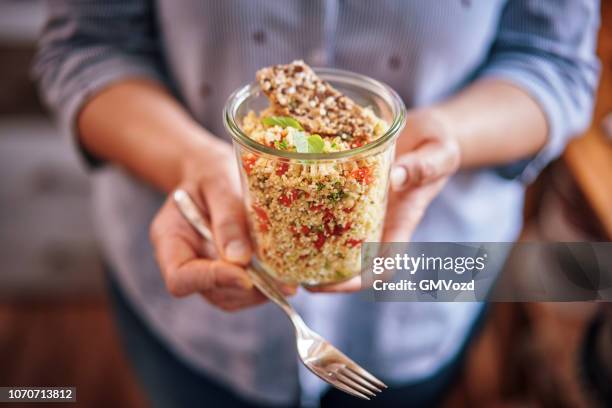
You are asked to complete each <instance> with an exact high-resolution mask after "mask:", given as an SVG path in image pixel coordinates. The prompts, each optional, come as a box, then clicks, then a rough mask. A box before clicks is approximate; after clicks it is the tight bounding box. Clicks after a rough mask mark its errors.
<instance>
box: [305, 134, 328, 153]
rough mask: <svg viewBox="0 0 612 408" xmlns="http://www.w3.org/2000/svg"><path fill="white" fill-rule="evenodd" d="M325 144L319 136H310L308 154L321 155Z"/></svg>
mask: <svg viewBox="0 0 612 408" xmlns="http://www.w3.org/2000/svg"><path fill="white" fill-rule="evenodd" d="M324 147H325V143H324V142H323V139H322V138H321V136H319V135H310V136H308V153H321V152H322V151H323V148H324Z"/></svg>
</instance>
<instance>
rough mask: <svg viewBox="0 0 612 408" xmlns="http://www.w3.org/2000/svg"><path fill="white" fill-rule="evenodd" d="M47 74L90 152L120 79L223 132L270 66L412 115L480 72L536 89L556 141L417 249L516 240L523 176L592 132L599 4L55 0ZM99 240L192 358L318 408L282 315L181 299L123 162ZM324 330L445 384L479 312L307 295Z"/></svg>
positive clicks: (362, 356) (146, 311)
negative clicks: (338, 77)
mask: <svg viewBox="0 0 612 408" xmlns="http://www.w3.org/2000/svg"><path fill="white" fill-rule="evenodd" d="M49 5H50V6H49V22H48V24H47V26H46V28H45V30H44V32H43V34H42V37H41V41H40V52H39V54H38V56H37V60H36V65H35V68H34V71H35V74H36V76H37V77H38V79H39V82H40V85H41V89H42V93H43V95H44V97H45V99H46V101H47V103H48V104H49V105H50V106H51V108H52V109H53V110H54V112H55V113H56V114H57V116H58V119H59V122H60V124H61V126H62V128H63V129H64V131H65V132H64V133H65V134H66V135H67V136H68V140H69V141H70V143H72V144H73V145H75V146H76V143H75V140H76V135H75V130H74V129H75V126H74V124H75V117H76V115H77V113H78V111H79V109H80V108H81V106H82V105H83V103H84V102H85V101H86V100H87V99H88V98H89V97H91V95H93V94H95V93H96V92H98V91H99V90H100V89H102V88H104V87H105V86H108V85H109V84H110V83H113V82H115V81H119V80H121V79H124V78H127V77H147V78H152V79H154V80H157V81H161V82H162V83H164V84H166V85H167V86H168V87H169V88H170V89H172V90H173V92H174V93H175V94H176V96H177V98H179V100H180V101H182V103H184V105H185V106H186V107H187V109H188V110H189V112H191V114H192V115H193V117H194V118H196V119H197V120H198V121H199V122H200V123H201V124H202V125H203V126H205V127H206V128H207V129H209V130H210V131H212V132H213V133H215V134H217V135H218V136H219V137H221V138H225V139H229V137H228V135H227V134H226V132H225V131H224V129H223V126H222V120H221V110H222V106H223V104H224V101H225V100H226V98H227V97H228V95H229V94H230V93H231V91H233V90H234V89H235V88H237V87H238V86H240V85H242V84H244V83H247V82H250V81H251V80H252V79H253V77H254V73H255V71H256V70H257V69H258V68H260V67H262V66H266V65H270V64H276V63H286V62H289V61H292V60H294V59H300V58H303V59H305V60H306V62H307V63H309V64H311V65H314V66H334V67H339V68H343V69H348V70H352V71H356V72H359V73H362V74H365V75H369V76H371V77H374V78H376V79H379V80H382V81H384V82H386V83H387V84H389V85H390V86H392V87H393V88H394V89H395V90H396V91H397V92H398V93H399V94H400V96H401V97H402V98H403V99H404V101H405V103H406V105H407V106H408V107H417V106H425V105H428V104H431V103H433V102H436V101H439V100H441V99H444V98H445V97H448V96H449V95H452V94H453V93H455V92H457V91H458V90H460V89H461V88H463V87H465V86H466V85H467V84H469V83H470V82H471V81H474V80H475V79H477V78H484V77H491V78H500V79H503V80H506V81H509V82H511V83H513V84H515V85H516V86H518V87H521V88H522V89H524V90H525V91H527V92H528V93H529V94H530V95H531V96H532V97H533V99H534V100H535V101H536V102H538V103H539V105H540V106H541V108H542V109H543V111H544V112H545V114H546V117H547V119H548V127H549V135H548V143H547V145H546V146H545V147H544V148H543V149H542V150H541V152H539V153H538V154H537V155H536V156H535V157H534V158H532V159H530V160H527V161H525V162H522V163H519V164H517V165H515V166H505V167H503V168H497V169H478V170H470V171H461V172H460V173H458V174H457V175H456V176H454V177H453V178H452V180H451V181H450V183H449V184H448V185H447V187H446V188H445V189H444V190H443V191H442V193H441V194H440V195H439V197H438V198H437V199H436V200H435V201H434V202H433V203H432V205H431V206H430V208H429V209H428V211H427V213H426V215H425V217H424V219H423V221H422V223H421V224H420V226H419V228H418V230H417V232H416V234H415V236H414V239H415V240H418V241H512V240H514V239H515V238H516V237H517V234H518V232H519V230H520V228H521V210H522V204H523V194H524V182H525V181H529V180H532V179H533V178H534V177H535V176H536V175H537V174H538V172H539V170H540V169H541V168H542V167H543V166H544V165H545V164H546V163H547V162H548V161H549V160H551V159H552V158H554V157H556V156H557V155H558V154H559V153H560V152H561V151H562V149H563V147H564V145H565V143H566V142H567V140H568V138H569V137H571V136H572V135H574V134H576V133H577V132H579V131H581V130H582V129H584V128H585V126H587V124H588V123H589V119H590V114H591V109H592V102H593V94H594V89H595V86H596V82H597V77H598V69H599V65H598V62H597V59H596V57H595V55H594V49H595V41H596V33H597V28H598V24H599V14H598V10H599V4H598V2H597V1H596V0H488V1H477V0H472V1H470V0H438V1H429V0H413V1H400V0H379V1H357V0H353V1H349V0H346V1H342V0H329V1H322V0H310V1H299V0H286V1H280V0H223V1H213V0H181V1H175V0H156V1H153V0H150V1H147V0H124V1H102V0H97V1H96V0H89V1H85V0H80V1H68V0H53V1H51V2H49ZM92 182H93V186H94V209H95V218H96V222H97V226H98V228H97V230H98V233H99V237H100V242H101V245H102V248H103V251H104V254H105V256H106V257H107V259H108V261H109V262H110V263H111V265H112V266H113V268H114V270H115V271H116V275H117V279H118V281H119V282H120V283H121V286H122V288H123V289H124V291H125V293H126V294H127V295H128V297H129V300H130V301H131V303H132V305H133V306H134V307H135V309H136V310H137V311H138V312H139V313H140V314H141V315H142V317H143V318H144V320H145V321H146V322H147V324H148V325H149V326H150V327H151V328H152V329H153V330H155V331H156V332H157V333H158V334H159V337H160V338H161V339H162V340H163V341H164V342H165V344H166V345H167V346H168V347H169V349H171V350H172V351H173V352H174V353H175V354H176V355H177V356H178V357H179V358H180V359H181V360H183V361H185V362H186V364H188V365H190V366H192V367H193V368H194V369H196V370H201V371H202V372H205V373H207V374H208V375H212V376H215V377H216V378H217V379H218V380H219V381H221V382H222V383H224V384H226V385H227V386H228V387H230V388H232V389H234V390H236V391H237V392H239V393H241V394H242V395H243V396H245V397H248V398H251V399H253V400H255V401H261V402H268V403H278V404H282V403H287V402H289V401H295V400H297V399H301V400H302V401H303V402H304V403H315V402H316V400H317V398H318V396H319V395H320V393H321V392H322V391H323V390H324V389H325V384H324V383H323V382H321V381H320V380H318V379H316V378H315V377H314V376H312V375H310V374H309V373H308V372H306V371H305V370H304V369H303V367H301V366H300V365H299V364H298V363H297V360H296V358H295V345H294V340H293V332H292V330H291V327H290V325H289V322H288V321H287V320H286V319H285V318H284V316H283V315H282V314H281V312H280V311H279V310H278V309H277V308H276V307H275V306H273V305H264V306H261V307H257V308H253V309H249V310H245V311H242V312H239V313H236V314H227V313H224V312H222V311H219V310H217V309H215V308H214V307H212V306H210V305H208V304H206V303H205V302H204V301H202V299H201V298H200V297H198V296H193V297H190V298H187V299H180V300H179V299H174V298H172V297H171V296H170V295H169V294H168V293H167V291H166V289H165V287H164V284H163V282H162V279H161V277H160V273H159V271H158V268H157V266H156V264H155V261H154V259H153V256H152V253H153V251H152V248H151V245H150V243H149V240H148V238H147V237H148V226H149V223H150V221H151V219H152V217H153V216H154V214H155V213H156V211H157V210H158V209H159V207H160V204H161V203H162V200H163V196H162V195H161V194H160V193H159V192H157V191H154V190H152V189H151V188H149V187H147V186H146V185H145V184H144V183H142V182H141V181H140V180H137V179H136V178H134V177H133V176H131V175H130V174H127V173H125V172H124V171H122V170H121V169H119V168H118V167H115V166H111V165H106V166H102V167H98V168H96V169H95V171H92ZM293 303H294V304H295V305H296V307H297V308H298V309H299V311H300V312H301V313H302V314H303V315H304V318H305V320H306V321H307V322H308V323H309V324H311V325H312V327H313V328H314V329H315V330H317V331H319V332H320V333H321V334H322V335H323V336H325V337H327V338H329V340H331V341H332V342H333V343H334V344H336V345H337V346H338V347H339V348H341V349H342V350H344V351H346V353H347V354H349V355H350V356H352V357H354V359H355V360H356V361H358V362H360V363H361V364H363V365H364V366H365V367H367V368H368V369H369V370H371V371H372V372H374V373H375V374H376V375H377V376H380V377H381V378H383V379H384V380H385V381H388V382H390V383H391V384H394V383H407V382H411V381H416V380H419V379H423V378H425V377H427V376H429V375H432V374H434V373H435V372H436V371H437V370H439V369H440V368H441V367H442V366H443V365H444V364H445V363H447V362H448V361H449V360H450V359H452V358H453V356H454V355H455V354H456V353H457V351H458V350H459V348H460V346H461V344H462V341H463V339H464V338H465V336H466V333H468V331H469V329H470V327H471V325H472V323H473V321H474V319H475V316H476V315H477V313H478V311H479V309H480V307H481V306H480V305H479V304H477V303H452V304H450V303H435V304H434V303H368V302H366V301H365V300H363V299H362V298H361V297H360V296H359V295H355V294H353V295H337V294H334V295H332V294H329V295H321V294H317V295H311V294H308V293H301V294H299V295H298V296H297V297H296V298H295V299H294V300H293Z"/></svg>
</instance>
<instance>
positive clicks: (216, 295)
mask: <svg viewBox="0 0 612 408" xmlns="http://www.w3.org/2000/svg"><path fill="white" fill-rule="evenodd" d="M202 296H204V298H205V299H206V300H207V301H208V302H209V303H211V304H213V305H215V306H217V307H218V308H220V309H222V310H225V311H227V312H235V311H238V310H241V309H245V308H247V307H252V306H256V305H260V304H262V303H265V302H266V301H267V298H266V297H265V296H264V295H263V294H261V292H259V291H258V290H256V289H254V288H253V289H250V290H244V289H232V288H225V289H217V290H214V291H207V292H203V293H202Z"/></svg>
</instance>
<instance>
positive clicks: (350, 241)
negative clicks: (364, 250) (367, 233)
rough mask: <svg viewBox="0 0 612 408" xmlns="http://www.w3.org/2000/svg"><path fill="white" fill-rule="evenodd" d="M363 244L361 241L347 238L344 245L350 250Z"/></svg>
mask: <svg viewBox="0 0 612 408" xmlns="http://www.w3.org/2000/svg"><path fill="white" fill-rule="evenodd" d="M362 243H363V239H354V238H349V239H347V240H346V245H348V246H350V247H351V248H355V247H356V246H360V245H361V244H362Z"/></svg>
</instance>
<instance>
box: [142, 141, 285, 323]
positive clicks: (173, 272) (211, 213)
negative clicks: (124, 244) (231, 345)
mask: <svg viewBox="0 0 612 408" xmlns="http://www.w3.org/2000/svg"><path fill="white" fill-rule="evenodd" d="M182 173H183V175H182V182H181V184H180V185H179V187H180V188H182V189H184V190H186V191H187V192H188V193H189V194H190V195H191V197H192V198H193V199H194V200H195V201H196V204H197V205H198V207H199V208H200V209H201V210H202V212H203V213H204V214H205V216H207V217H208V218H209V219H210V222H211V229H212V232H213V236H214V239H215V242H214V245H210V244H208V243H206V242H205V241H204V239H203V238H202V237H201V236H200V235H199V234H198V233H197V232H196V231H195V230H194V229H193V228H192V227H191V226H190V225H189V224H188V223H187V221H186V220H184V219H183V216H182V215H181V214H180V212H179V210H178V209H177V207H176V205H175V204H174V202H173V200H172V198H171V197H169V198H168V199H167V200H166V202H165V203H164V205H163V207H162V208H161V209H160V211H159V213H158V214H157V216H156V217H155V219H154V220H153V223H152V224H151V241H152V242H153V246H154V248H155V257H156V259H157V262H158V264H159V266H160V269H161V272H162V275H163V278H164V280H165V282H166V286H167V287H168V290H169V291H170V293H171V294H172V295H174V296H177V297H182V296H187V295H190V294H193V293H197V292H199V293H201V294H202V295H203V296H204V297H205V298H206V300H208V301H209V302H210V303H212V304H214V305H215V306H218V307H219V308H221V309H223V310H226V311H236V310H240V309H243V308H246V307H249V306H254V305H257V304H260V303H262V302H264V301H265V300H266V298H265V297H264V296H263V295H262V294H261V293H260V292H259V291H258V290H257V289H255V288H254V287H253V284H252V283H251V281H250V279H249V277H248V275H247V273H246V271H245V270H244V266H245V265H246V264H247V263H248V262H249V260H250V259H251V254H252V249H251V245H250V240H249V237H248V232H247V222H246V214H245V210H244V205H243V202H242V198H241V196H240V185H239V179H238V172H237V168H236V164H235V158H234V156H233V154H232V151H231V148H230V147H229V146H228V145H227V144H225V143H223V142H217V141H214V142H211V143H207V145H206V148H205V149H202V150H199V149H195V150H194V151H192V152H191V153H190V154H189V156H188V157H186V158H185V163H184V166H183V171H182ZM281 289H282V290H283V292H284V293H286V294H293V293H295V288H291V287H281Z"/></svg>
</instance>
